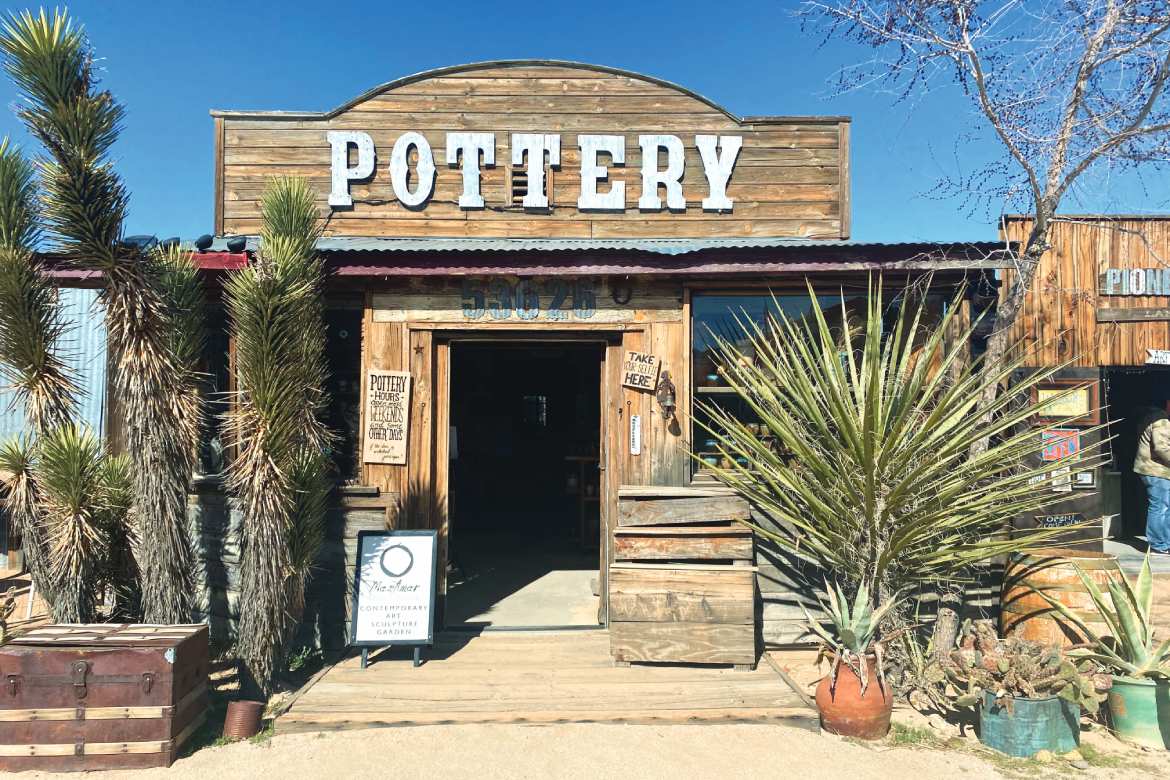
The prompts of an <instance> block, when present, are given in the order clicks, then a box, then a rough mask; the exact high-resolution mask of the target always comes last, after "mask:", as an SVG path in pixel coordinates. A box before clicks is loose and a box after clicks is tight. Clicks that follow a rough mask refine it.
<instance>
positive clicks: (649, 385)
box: [622, 349, 659, 391]
mask: <svg viewBox="0 0 1170 780" xmlns="http://www.w3.org/2000/svg"><path fill="white" fill-rule="evenodd" d="M658 368H659V365H658V358H657V357H656V356H654V355H651V354H649V353H647V352H635V351H634V350H632V349H627V350H626V357H625V359H624V360H623V361H622V387H632V388H634V389H635V390H646V391H651V390H653V389H654V388H655V387H657V386H658Z"/></svg>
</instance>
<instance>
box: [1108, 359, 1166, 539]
mask: <svg viewBox="0 0 1170 780" xmlns="http://www.w3.org/2000/svg"><path fill="white" fill-rule="evenodd" d="M1103 374H1104V379H1105V382H1104V391H1105V392H1104V398H1103V399H1102V400H1103V403H1104V404H1105V405H1106V409H1107V413H1108V419H1109V423H1110V424H1109V433H1110V434H1111V435H1112V436H1113V437H1114V438H1113V440H1112V442H1111V443H1110V449H1111V451H1112V455H1113V457H1112V463H1111V464H1110V465H1109V468H1111V469H1113V470H1114V471H1116V472H1119V473H1120V475H1121V480H1120V486H1119V489H1120V496H1119V498H1120V502H1119V503H1120V509H1121V517H1122V525H1121V529H1120V530H1121V532H1122V534H1123V535H1124V536H1125V537H1128V538H1133V537H1137V536H1142V535H1144V534H1145V531H1146V489H1145V486H1144V485H1143V484H1142V482H1141V479H1139V478H1138V476H1137V475H1136V474H1134V473H1133V459H1134V454H1135V453H1136V451H1137V440H1138V437H1139V436H1140V435H1141V430H1140V428H1141V426H1142V421H1143V418H1145V419H1148V412H1149V411H1150V410H1151V409H1155V408H1156V409H1164V408H1165V406H1166V404H1167V402H1170V368H1163V367H1156V366H1147V367H1143V368H1128V367H1113V368H1107V369H1104V370H1103Z"/></svg>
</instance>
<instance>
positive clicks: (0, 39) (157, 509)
mask: <svg viewBox="0 0 1170 780" xmlns="http://www.w3.org/2000/svg"><path fill="white" fill-rule="evenodd" d="M0 53H2V54H3V57H4V67H5V69H6V70H7V72H8V74H9V75H10V76H11V77H12V79H13V81H14V82H15V83H16V85H17V87H18V89H19V90H20V92H21V98H20V100H19V102H18V106H17V114H18V116H19V117H20V118H21V119H22V120H23V121H24V123H25V124H26V125H27V126H28V128H29V131H30V132H31V133H32V135H33V136H34V137H35V138H36V139H37V140H38V141H40V143H41V144H42V145H43V146H44V148H45V151H46V152H47V157H46V158H45V159H43V160H41V161H40V169H41V181H42V188H43V192H44V196H43V217H44V220H45V222H46V224H47V226H48V228H49V233H50V237H51V239H52V240H53V242H54V244H55V246H56V249H57V250H58V251H59V252H60V253H61V254H62V255H64V256H65V257H66V258H68V259H69V260H71V261H73V262H75V263H77V264H80V265H83V266H85V267H89V268H93V269H96V270H98V271H100V272H101V273H102V277H103V280H104V283H105V284H104V287H103V289H102V297H101V300H102V304H103V307H104V310H105V315H106V330H107V339H108V345H109V352H110V356H111V363H112V373H113V386H114V394H115V396H116V398H117V401H118V405H119V408H120V409H121V410H122V412H123V415H124V427H125V434H126V449H127V452H128V454H129V457H130V458H131V460H132V462H133V474H134V480H135V489H134V512H133V514H134V516H135V517H136V518H137V520H138V523H139V525H138V528H137V535H138V536H139V538H140V544H139V546H138V549H137V552H138V560H139V564H140V568H141V572H142V605H143V618H144V619H145V620H146V621H148V622H155V623H176V622H184V621H187V620H189V619H190V617H191V608H192V600H193V594H194V587H193V583H192V577H193V573H192V554H191V544H190V540H189V539H188V535H187V516H186V503H187V501H186V499H187V483H188V481H189V479H190V476H191V473H192V470H193V467H194V464H195V456H196V448H197V443H198V430H199V404H198V396H197V394H196V393H194V392H193V390H192V372H191V370H190V368H191V367H190V366H189V365H185V364H184V363H183V362H182V360H180V358H179V357H178V356H177V355H176V351H175V350H176V336H175V335H174V334H175V330H176V329H180V328H182V327H184V326H185V325H189V324H190V318H187V317H186V316H179V315H180V314H181V315H185V314H186V312H179V311H178V309H177V308H176V306H175V304H174V303H173V302H172V301H171V300H169V299H168V297H167V296H168V291H169V289H170V288H168V286H167V285H166V284H164V281H162V280H160V279H159V266H160V262H161V261H159V260H158V259H157V258H152V257H151V256H150V255H149V253H147V252H145V251H143V250H142V249H141V248H139V247H136V246H133V245H128V244H126V243H125V242H123V241H122V225H123V222H124V219H125V216H126V207H127V192H126V188H125V186H124V184H123V182H122V180H121V177H119V175H118V174H117V172H116V171H115V170H114V166H113V163H112V162H111V160H110V159H109V151H110V148H111V147H112V145H113V144H114V142H115V140H116V139H117V137H118V133H119V130H120V127H121V123H122V119H123V113H124V112H123V109H122V106H121V104H119V103H118V101H117V100H115V99H114V97H113V95H111V94H110V93H109V92H108V91H105V90H99V89H98V88H97V86H96V78H95V76H94V72H93V52H92V51H91V49H90V47H89V45H88V42H87V40H86V38H85V34H84V32H83V30H82V29H81V28H80V27H78V26H76V25H74V24H73V22H72V20H71V19H70V18H69V16H68V15H67V13H65V12H61V11H54V12H53V14H52V15H49V14H47V13H46V12H44V11H43V10H42V11H41V12H40V13H39V14H35V15H34V14H32V13H29V12H24V13H20V14H13V15H10V16H9V17H8V19H7V21H6V22H5V23H4V24H3V27H2V29H0ZM187 273H188V275H189V276H190V278H191V279H192V280H193V279H194V269H193V268H192V269H190V270H189V271H188V272H187Z"/></svg>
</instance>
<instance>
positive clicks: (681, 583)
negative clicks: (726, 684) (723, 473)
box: [608, 488, 758, 667]
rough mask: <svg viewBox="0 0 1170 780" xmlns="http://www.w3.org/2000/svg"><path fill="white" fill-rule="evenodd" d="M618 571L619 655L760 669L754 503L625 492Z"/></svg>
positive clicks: (613, 606)
mask: <svg viewBox="0 0 1170 780" xmlns="http://www.w3.org/2000/svg"><path fill="white" fill-rule="evenodd" d="M619 499H620V500H619V504H618V522H617V527H616V528H615V529H614V531H613V545H612V549H613V556H614V563H612V564H611V565H610V569H609V581H608V584H609V635H610V651H611V653H612V655H613V658H614V661H615V662H616V663H619V664H625V663H630V662H633V661H648V662H668V663H670V662H673V663H704V664H733V665H736V666H742V667H752V666H754V665H755V663H756V659H757V647H756V636H757V633H758V632H757V630H756V614H757V610H756V571H757V570H756V567H755V566H754V565H752V564H753V561H754V557H755V547H754V540H753V536H752V531H751V529H749V528H747V527H746V526H744V525H742V524H740V523H738V522H735V521H737V520H742V519H747V518H748V517H749V515H750V512H749V508H748V505H747V503H746V502H745V501H743V499H741V498H738V497H737V496H734V495H722V494H715V495H713V494H711V493H710V492H709V491H706V490H693V489H687V488H623V489H622V491H620V492H619Z"/></svg>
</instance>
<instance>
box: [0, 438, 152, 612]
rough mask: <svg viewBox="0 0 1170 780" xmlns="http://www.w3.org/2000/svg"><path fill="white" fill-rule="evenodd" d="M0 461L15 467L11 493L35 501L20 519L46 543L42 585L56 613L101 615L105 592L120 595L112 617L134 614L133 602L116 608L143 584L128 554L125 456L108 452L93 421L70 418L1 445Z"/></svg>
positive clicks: (128, 500)
mask: <svg viewBox="0 0 1170 780" xmlns="http://www.w3.org/2000/svg"><path fill="white" fill-rule="evenodd" d="M0 468H2V469H4V470H6V471H9V472H10V473H12V474H13V475H14V476H13V477H12V478H11V480H10V481H9V491H10V492H9V501H10V502H12V500H13V498H16V500H17V505H18V506H31V507H32V508H33V515H32V516H30V517H26V518H22V520H23V521H24V522H25V523H26V524H27V526H28V527H29V528H30V529H32V531H33V532H34V534H35V535H33V536H31V538H35V539H37V540H39V542H40V545H41V549H40V551H39V555H40V556H41V558H40V569H39V571H40V574H39V575H38V576H39V579H38V580H37V590H38V592H39V593H42V594H48V597H46V598H45V601H46V603H47V604H48V606H49V612H50V614H51V615H52V616H53V620H55V621H56V622H58V623H89V622H93V621H95V620H97V619H99V615H98V611H97V604H98V597H99V596H100V595H102V594H105V593H110V594H112V595H114V597H115V605H114V615H113V617H123V618H126V617H131V616H133V614H134V613H133V611H132V610H125V609H122V610H119V609H118V604H124V603H126V602H127V596H126V595H125V594H126V593H127V592H129V593H131V594H132V593H133V592H134V590H135V588H136V584H137V583H136V581H135V570H134V567H133V566H132V565H127V562H126V560H125V559H126V558H127V557H129V555H128V552H129V539H130V534H131V532H130V530H129V526H130V521H129V512H130V503H131V496H132V490H131V482H130V476H129V468H128V466H127V464H126V459H125V458H124V457H122V456H110V455H108V454H107V453H106V452H105V449H104V447H103V444H102V442H101V441H100V440H99V439H98V438H97V437H96V436H95V435H94V434H93V433H92V432H91V431H90V430H88V429H87V428H84V427H80V426H78V425H76V424H74V423H66V424H64V425H59V426H57V427H55V428H50V429H48V430H47V431H45V432H43V433H42V434H41V435H40V436H39V437H37V438H36V439H33V438H31V437H23V438H18V439H14V440H12V441H9V442H5V443H4V444H3V445H0ZM26 492H27V493H31V494H32V498H27V497H26V496H24V495H23V494H24V493H26ZM25 550H26V556H27V555H31V554H32V552H33V550H31V549H30V548H29V546H28V538H26V539H25ZM130 598H132V596H131V597H130Z"/></svg>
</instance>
